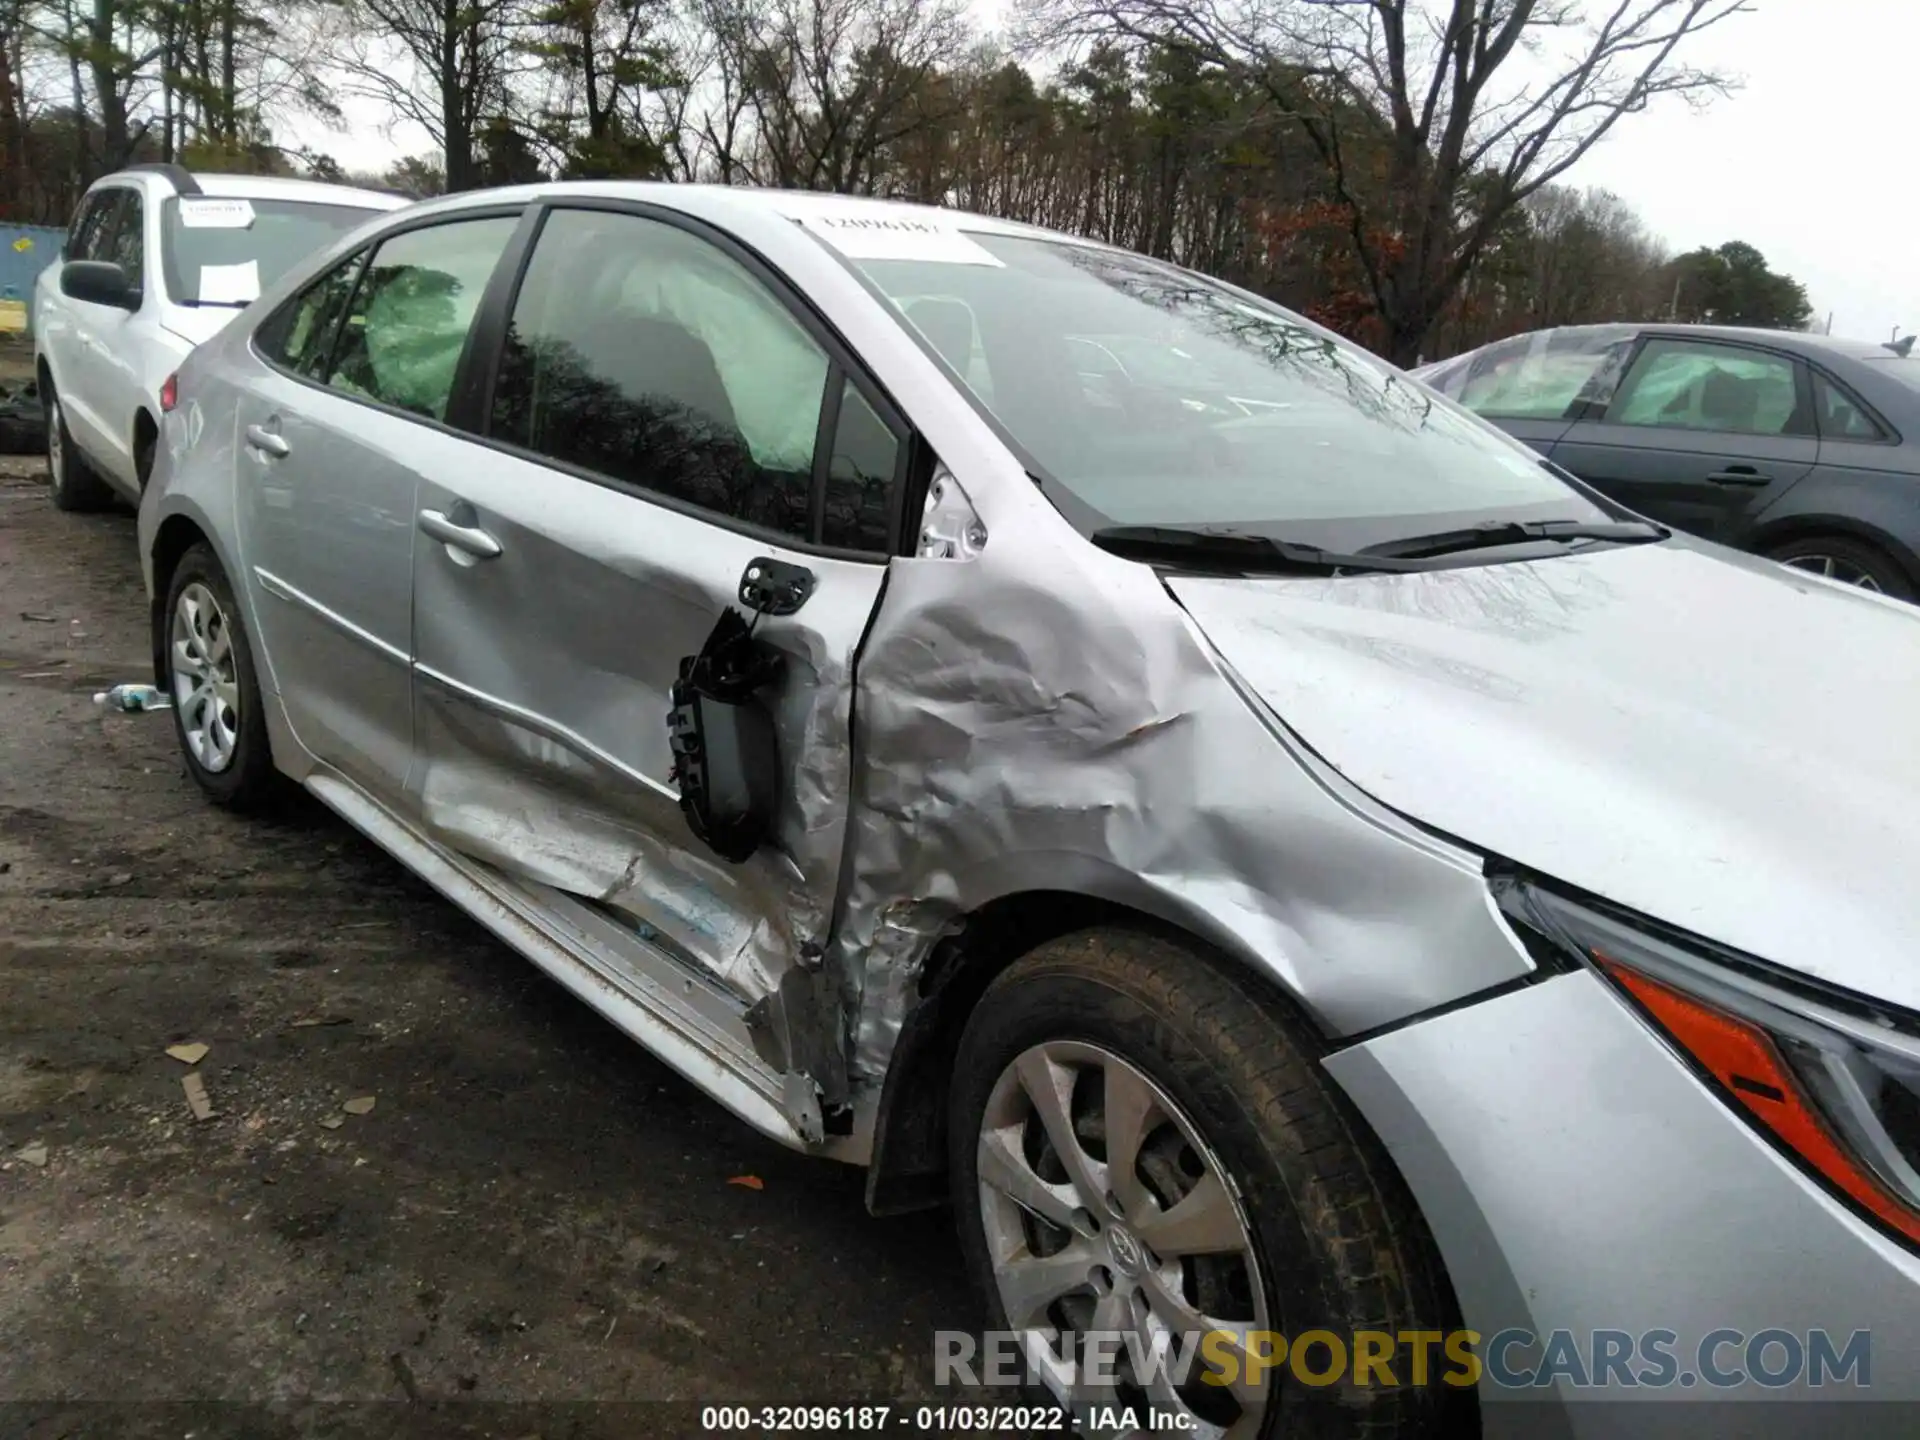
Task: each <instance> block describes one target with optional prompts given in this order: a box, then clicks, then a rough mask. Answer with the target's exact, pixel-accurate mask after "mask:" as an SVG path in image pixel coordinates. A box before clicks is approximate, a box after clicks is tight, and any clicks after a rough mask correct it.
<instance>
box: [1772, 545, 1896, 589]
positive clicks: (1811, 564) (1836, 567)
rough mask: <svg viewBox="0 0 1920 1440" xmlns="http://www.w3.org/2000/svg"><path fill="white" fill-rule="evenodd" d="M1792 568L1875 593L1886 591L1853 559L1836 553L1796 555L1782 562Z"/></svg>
mask: <svg viewBox="0 0 1920 1440" xmlns="http://www.w3.org/2000/svg"><path fill="white" fill-rule="evenodd" d="M1782 563H1783V564H1784V565H1786V566H1787V568H1788V569H1790V570H1805V571H1807V572H1808V573H1809V574H1813V575H1824V576H1825V577H1826V578H1827V579H1829V580H1838V581H1839V582H1840V583H1841V584H1842V585H1852V586H1855V587H1857V588H1858V589H1861V590H1871V591H1872V592H1873V593H1874V594H1876V595H1879V594H1882V593H1884V592H1883V591H1882V590H1881V588H1880V582H1879V581H1878V580H1876V579H1874V578H1873V576H1872V575H1870V574H1868V573H1867V571H1866V569H1865V568H1864V567H1862V566H1859V565H1856V564H1854V563H1853V562H1852V561H1851V560H1842V559H1840V558H1839V557H1838V556H1835V555H1795V556H1794V557H1793V558H1792V559H1790V560H1786V561H1783V562H1782Z"/></svg>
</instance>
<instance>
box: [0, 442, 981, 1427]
mask: <svg viewBox="0 0 1920 1440" xmlns="http://www.w3.org/2000/svg"><path fill="white" fill-rule="evenodd" d="M144 615H145V600H144V596H143V595H142V593H141V588H140V578H139V565H138V561H137V558H136V554H135V547H134V527H133V518H132V516H131V514H126V513H119V514H112V515H105V516H96V517H84V516H70V515H62V514H59V513H58V512H56V511H55V510H54V509H53V508H52V506H51V505H50V504H49V503H48V502H47V499H46V493H45V488H44V479H43V473H42V470H41V467H40V465H39V464H38V462H34V461H27V460H22V459H5V460H0V1401H4V1402H6V1403H5V1404H0V1431H3V1432H4V1433H6V1434H15V1433H17V1434H22V1435H29V1434H30V1435H35V1436H41V1435H45V1436H48V1437H52V1436H56V1435H77V1434H82V1433H89V1434H90V1433H104V1432H97V1431H96V1430H95V1429H92V1428H89V1427H90V1426H91V1425H93V1424H94V1423H95V1422H97V1421H99V1420H100V1417H101V1416H102V1415H104V1414H111V1415H112V1417H113V1426H114V1428H115V1429H116V1430H117V1431H118V1432H120V1433H125V1432H126V1431H127V1430H128V1429H129V1428H138V1427H140V1426H144V1425H146V1424H147V1423H148V1422H151V1423H152V1425H153V1426H154V1427H156V1428H154V1429H153V1430H152V1433H155V1434H159V1433H167V1434H171V1435H175V1436H178V1435H184V1434H187V1433H190V1432H191V1433H195V1434H197V1435H201V1436H205V1435H209V1434H213V1433H217V1432H219V1431H221V1430H222V1429H223V1428H225V1429H227V1430H230V1431H231V1432H232V1433H236V1434H238V1433H246V1434H249V1435H260V1434H268V1433H289V1434H291V1433H320V1432H322V1431H325V1430H327V1429H328V1428H329V1427H330V1426H331V1427H333V1428H335V1429H336V1430H338V1431H339V1433H349V1432H351V1433H367V1432H368V1431H369V1430H370V1429H372V1428H377V1426H378V1425H380V1424H384V1425H386V1426H388V1427H389V1428H391V1429H392V1430H393V1432H394V1433H418V1431H417V1426H418V1424H419V1422H420V1421H421V1418H422V1417H423V1416H425V1415H429V1414H430V1415H433V1416H435V1417H437V1419H436V1425H437V1426H439V1427H440V1428H439V1429H437V1430H436V1433H453V1432H451V1431H449V1430H447V1429H446V1427H447V1426H449V1425H458V1426H459V1427H460V1429H459V1431H458V1433H499V1434H502V1435H515V1436H524V1435H527V1434H530V1433H539V1434H544V1435H546V1436H549V1437H551V1436H554V1435H558V1434H563V1433H564V1434H578V1435H587V1434H598V1433H603V1432H604V1433H609V1434H612V1433H622V1434H628V1435H635V1434H643V1435H644V1434H668V1433H695V1432H696V1431H697V1430H698V1425H697V1422H696V1421H695V1420H694V1419H693V1418H692V1417H693V1416H694V1415H695V1414H696V1412H695V1411H694V1410H693V1409H692V1407H691V1406H690V1405H683V1407H681V1408H675V1409H671V1410H669V1409H667V1408H664V1407H658V1408H644V1409H642V1410H639V1411H637V1412H622V1411H618V1410H616V1409H614V1408H613V1407H612V1406H611V1404H610V1403H609V1402H643V1401H661V1400H673V1401H679V1402H701V1403H718V1402H742V1401H744V1402H768V1403H774V1404H778V1403H783V1402H792V1401H799V1400H806V1401H810V1402H813V1403H826V1402H835V1401H838V1402H847V1401H853V1400H862V1401H871V1402H885V1401H888V1400H894V1401H896V1402H898V1401H917V1400H920V1399H926V1398H936V1399H937V1398H939V1397H938V1396H936V1395H934V1393H933V1391H932V1385H931V1378H932V1354H933V1331H934V1330H935V1329H936V1328H941V1327H947V1328H955V1327H968V1328H971V1327H974V1326H976V1325H977V1323H978V1320H977V1314H976V1311H975V1307H974V1305H973V1304H972V1302H971V1300H970V1298H969V1297H968V1295H967V1292H966V1290H965V1287H964V1283H963V1279H962V1276H961V1273H960V1268H959V1263H958V1259H957V1255H956V1251H955V1247H954V1245H953V1243H952V1240H951V1236H950V1231H949V1223H950V1222H949V1220H948V1217H947V1216H945V1215H944V1214H933V1215H926V1216H914V1217H908V1218H904V1219H895V1220H886V1221H880V1220H874V1219H872V1218H870V1217H869V1216H868V1215H867V1214H866V1212H865V1210H864V1208H863V1206H862V1203H861V1176H860V1175H859V1173H858V1172H856V1171H853V1170H851V1169H847V1168H844V1167H841V1166H838V1165H833V1164H830V1163H827V1162H821V1161H809V1160H806V1159H803V1158H801V1157H798V1156H795V1155H791V1154H789V1153H787V1152H785V1151H783V1150H780V1149H779V1148H777V1147H775V1146H774V1145H772V1144H771V1143H770V1142H767V1141H764V1140H762V1139H760V1138H759V1137H758V1136H757V1135H756V1134H754V1133H753V1132H752V1131H750V1130H749V1129H748V1128H747V1127H745V1126H744V1125H742V1124H740V1123H739V1122H737V1121H735V1120H734V1119H733V1118H732V1117H731V1116H729V1115H727V1114H726V1113H725V1112H723V1111H722V1110H720V1109H719V1108H718V1107H716V1106H715V1105H713V1104H712V1103H711V1102H709V1101H708V1100H706V1099H705V1098H704V1097H703V1096H701V1095H699V1094H698V1093H697V1092H695V1091H694V1090H693V1089H691V1088H690V1087H689V1086H688V1085H686V1084H685V1083H683V1082H682V1081H681V1080H679V1079H678V1078H677V1077H676V1076H674V1075H673V1074H672V1073H670V1072H669V1071H668V1070H667V1069H666V1068H665V1067H664V1066H662V1065H660V1064H658V1063H656V1062H655V1061H654V1060H653V1059H652V1058H651V1057H650V1056H648V1055H647V1054H646V1053H645V1052H644V1051H642V1050H640V1049H639V1048H637V1047H636V1046H634V1045H633V1044H631V1043H630V1042H629V1041H627V1040H625V1039H624V1038H622V1037H621V1036H620V1035H618V1034H617V1033H615V1032H614V1031H613V1030H611V1029H610V1028H608V1027H607V1026H606V1025H605V1024H604V1023H602V1022H601V1021H600V1020H599V1019H597V1018H596V1017H595V1016H594V1015H593V1014H592V1013H591V1012H590V1011H588V1010H587V1009H586V1008H585V1007H584V1006H582V1005H580V1004H579V1003H578V1002H576V1001H574V1000H573V999H571V998H570V997H569V996H567V995H566V994H565V993H564V992H563V991H561V990H560V989H559V987H558V986H556V985H554V984H552V983H551V982H549V981H548V980H546V979H545V978H544V977H543V976H542V975H541V974H540V972H538V971H537V970H535V969H534V968H533V966H532V965H530V964H529V963H527V962H526V961H524V960H522V959H520V958H519V957H518V956H517V955H515V954H513V953H511V952H510V951H508V950H506V949H505V948H504V947H502V946H501V945H499V944H498V943H496V942H495V941H494V940H493V939H491V938H490V937H489V936H488V935H486V934H485V933H484V932H483V931H482V930H481V929H480V928H479V927H478V926H477V925H475V924H473V923H471V922H470V921H468V920H467V919H466V918H465V917H464V916H463V915H461V914H460V913H458V912H456V911H455V910H454V909H453V908H452V907H451V906H449V905H447V904H446V903H445V902H444V901H442V900H441V899H439V898H438V896H436V895H435V894H434V893H433V892H432V891H430V890H429V889H428V888H427V887H426V886H425V885H423V884H421V883H419V882H417V881H415V880H414V879H413V878H412V877H411V876H410V875H409V874H408V873H407V872H406V871H404V870H403V869H402V868H401V867H400V866H399V865H398V864H397V863H395V862H394V861H392V860H389V859H388V858H387V857H386V856H385V854H384V853H382V852H380V851H378V850H376V849H375V848H374V847H373V846H372V845H370V844H369V843H367V842H366V841H364V840H362V839H360V838H359V836H358V835H357V834H355V833H354V832H353V831H351V830H350V829H348V828H347V827H346V826H345V825H344V824H342V823H340V822H339V821H336V820H335V819H333V818H332V817H331V816H330V815H329V814H328V813H327V812H325V811H324V810H322V809H321V808H320V807H319V806H318V805H317V804H296V805H294V806H293V807H291V808H290V811H289V813H288V814H286V815H284V816H282V817H279V818H276V819H274V820H272V821H269V822H261V821H242V820H239V819H235V818H233V817H230V816H227V815H225V814H223V813H221V812H218V811H216V810H213V809H212V808H210V807H208V806H207V805H206V804H204V803H203V802H202V801H201V799H200V797H199V794H198V792H197V791H196V790H195V789H194V788H193V785H192V783H191V781H189V780H188V778H187V777H186V775H185V772H184V770H183V768H182V766H181V763H180V760H179V758H178V754H177V751H176V748H175V741H174V735H173V728H172V725H171V722H170V720H169V718H168V717H167V716H166V715H164V714H157V715H119V714H108V713H106V712H104V711H103V710H101V709H99V708H97V707H96V706H94V705H93V704H92V702H91V699H90V696H91V693H92V692H93V691H94V690H96V689H100V688H103V687H104V686H105V685H107V684H110V683H112V682H114V681H118V680H128V679H131V680H144V679H146V678H147V676H148V672H147V667H146V662H145V657H144V649H145V645H144V639H143V636H144ZM180 1044H196V1045H205V1046H207V1047H209V1049H208V1052H207V1054H206V1056H205V1057H204V1058H203V1059H201V1060H199V1061H198V1063H197V1064H195V1065H193V1066H192V1067H191V1069H189V1066H188V1065H186V1064H184V1063H182V1061H181V1060H179V1059H175V1058H172V1057H170V1056H169V1055H168V1054H167V1053H166V1051H167V1048H168V1047H169V1046H174V1045H180ZM190 1073H192V1074H197V1075H198V1076H200V1077H201V1079H202V1081H203V1083H204V1086H205V1090H206V1094H207V1096H208V1098H209V1100H210V1101H211V1104H212V1107H213V1110H214V1113H213V1116H212V1117H211V1118H210V1119H206V1120H196V1119H195V1118H194V1117H193V1115H192V1113H191V1112H190V1109H189V1104H188V1098H187V1095H186V1094H185V1092H184V1090H183V1085H182V1081H183V1079H184V1078H185V1077H186V1076H187V1075H188V1074H190ZM363 1096H371V1097H373V1100H374V1105H373V1109H372V1110H371V1111H370V1112H369V1113H365V1114H352V1113H347V1112H345V1111H343V1109H342V1105H343V1102H345V1101H347V1100H349V1099H352V1098H355V1097H363ZM742 1176H752V1177H756V1178H757V1179H758V1180H759V1181H760V1182H761V1186H760V1188H753V1187H751V1186H748V1185H742V1184H736V1183H732V1182H733V1181H734V1179H735V1177H742ZM948 1398H956V1397H948ZM168 1401H171V1402H193V1403H194V1405H195V1406H196V1407H197V1408H195V1409H193V1410H192V1412H191V1413H192V1415H194V1416H195V1417H197V1418H196V1419H194V1420H193V1422H192V1423H191V1424H189V1423H188V1422H187V1420H186V1419H183V1418H182V1412H178V1411H175V1410H170V1409H167V1408H165V1407H164V1406H162V1405H160V1404H159V1403H157V1402H168ZM97 1402H117V1403H118V1405H119V1406H120V1407H122V1408H118V1409H115V1410H112V1411H101V1410H98V1409H95V1408H92V1407H93V1405H94V1404H96V1403H97ZM216 1402H221V1403H216ZM337 1402H356V1403H355V1404H344V1403H337ZM372 1402H379V1403H377V1404H376V1403H372ZM441 1402H458V1403H452V1404H442V1403H441ZM485 1402H496V1403H495V1404H493V1405H491V1406H490V1405H488V1404H487V1403H485ZM581 1402H595V1403H591V1404H588V1403H581ZM243 1404H250V1405H254V1406H263V1405H264V1406H272V1407H277V1408H273V1409H268V1410H258V1409H256V1410H246V1411H243V1410H242V1409H241V1408H240V1407H241V1405H243ZM516 1406H533V1407H536V1408H537V1413H538V1415H539V1416H541V1417H544V1418H541V1419H539V1420H538V1421H537V1422H536V1421H530V1420H529V1419H528V1418H527V1417H528V1415H529V1414H530V1413H533V1412H532V1411H527V1410H522V1409H516V1408H515V1407H516ZM348 1415H351V1416H352V1420H351V1423H350V1424H349V1423H347V1422H346V1421H345V1420H343V1419H342V1417H345V1416H348ZM242 1416H244V1417H245V1418H244V1419H242V1418H240V1417H242ZM89 1417H91V1419H90V1418H89ZM223 1422H224V1424H223ZM289 1427H291V1428H289ZM342 1427H344V1428H342Z"/></svg>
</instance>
